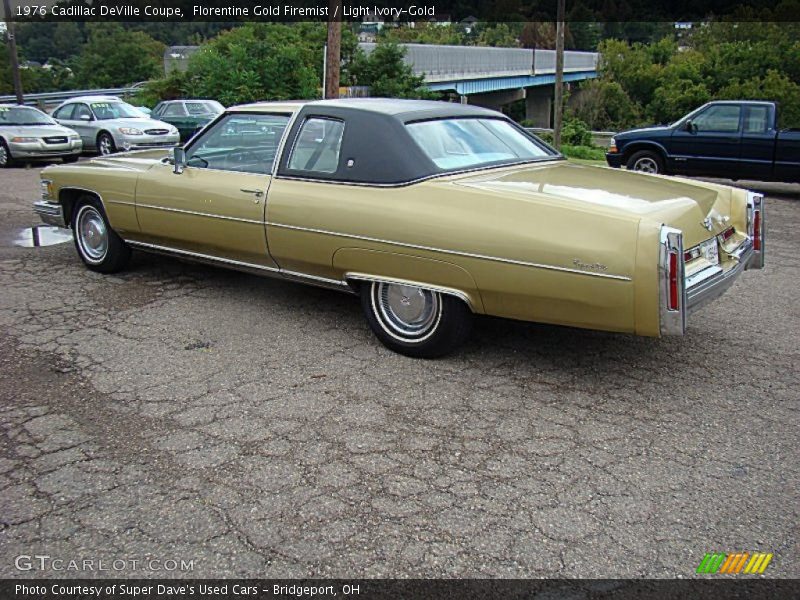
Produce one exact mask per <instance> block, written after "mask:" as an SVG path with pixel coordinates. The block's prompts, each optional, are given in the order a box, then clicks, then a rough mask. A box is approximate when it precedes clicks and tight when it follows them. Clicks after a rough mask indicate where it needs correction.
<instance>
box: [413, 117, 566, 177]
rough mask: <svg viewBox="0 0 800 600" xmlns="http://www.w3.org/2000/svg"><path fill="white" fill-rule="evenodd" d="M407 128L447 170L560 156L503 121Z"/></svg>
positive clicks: (448, 121)
mask: <svg viewBox="0 0 800 600" xmlns="http://www.w3.org/2000/svg"><path fill="white" fill-rule="evenodd" d="M406 127H407V128H408V131H409V133H410V134H411V137H412V138H414V141H415V142H417V144H419V146H420V148H422V150H423V152H425V154H427V155H428V157H429V158H430V159H431V160H432V161H433V162H434V164H436V166H437V167H439V168H440V169H445V170H450V169H464V168H471V167H479V166H483V165H492V164H502V163H504V162H509V163H513V162H520V161H526V160H536V159H542V158H548V157H553V158H555V157H558V156H559V155H558V154H555V153H554V152H553V151H552V150H550V149H548V148H547V147H545V146H544V145H542V144H539V143H537V142H535V141H534V140H533V139H531V138H530V137H528V136H527V135H525V134H524V133H523V132H521V131H520V130H519V129H517V128H516V127H514V126H513V125H512V124H511V123H509V122H507V121H504V120H502V119H474V118H460V119H459V118H457V119H439V120H435V121H420V122H417V123H409V124H408V125H406Z"/></svg>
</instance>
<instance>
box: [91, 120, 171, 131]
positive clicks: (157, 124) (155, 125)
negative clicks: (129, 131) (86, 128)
mask: <svg viewBox="0 0 800 600" xmlns="http://www.w3.org/2000/svg"><path fill="white" fill-rule="evenodd" d="M96 123H98V124H101V123H102V124H106V125H107V126H109V127H132V128H136V129H141V130H142V131H144V130H145V129H171V128H172V125H170V124H169V123H164V121H157V120H155V119H108V120H106V121H96Z"/></svg>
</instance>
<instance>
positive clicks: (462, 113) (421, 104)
mask: <svg viewBox="0 0 800 600" xmlns="http://www.w3.org/2000/svg"><path fill="white" fill-rule="evenodd" d="M306 106H307V107H312V106H315V107H316V106H319V107H331V108H351V109H357V110H363V111H369V112H374V113H379V114H383V115H389V116H392V117H395V118H397V119H400V120H401V121H403V122H406V123H407V122H409V121H419V120H425V119H443V118H453V117H495V118H497V117H502V118H505V117H504V115H503V114H502V113H499V112H497V111H494V110H489V109H488V108H481V107H480V106H472V105H469V104H457V103H453V102H436V101H433V100H398V99H396V98H340V99H336V100H318V101H316V102H309V103H308V104H307V105H306Z"/></svg>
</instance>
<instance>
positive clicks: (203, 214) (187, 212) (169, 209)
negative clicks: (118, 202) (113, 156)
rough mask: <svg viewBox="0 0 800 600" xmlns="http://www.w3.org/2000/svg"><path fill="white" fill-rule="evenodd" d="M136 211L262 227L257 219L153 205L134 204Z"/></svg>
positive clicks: (262, 222)
mask: <svg viewBox="0 0 800 600" xmlns="http://www.w3.org/2000/svg"><path fill="white" fill-rule="evenodd" d="M126 204H127V203H126ZM135 206H136V208H137V209H139V208H149V209H152V210H163V211H166V212H174V213H181V214H185V215H194V216H197V217H208V218H210V219H223V220H225V221H238V222H240V223H253V224H255V225H263V224H264V221H259V220H257V219H242V218H240V217H228V216H225V215H215V214H213V213H207V212H200V211H196V210H184V209H182V208H172V207H168V206H156V205H154V204H136V205H135Z"/></svg>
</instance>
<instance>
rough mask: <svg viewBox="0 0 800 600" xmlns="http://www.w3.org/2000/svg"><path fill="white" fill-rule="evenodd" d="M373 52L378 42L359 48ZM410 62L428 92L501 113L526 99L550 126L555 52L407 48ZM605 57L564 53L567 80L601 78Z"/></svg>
mask: <svg viewBox="0 0 800 600" xmlns="http://www.w3.org/2000/svg"><path fill="white" fill-rule="evenodd" d="M359 45H360V46H361V48H362V49H363V50H364V51H365V52H371V51H372V50H373V49H374V48H375V44H371V43H362V44H359ZM401 46H403V47H404V48H405V50H406V54H405V61H406V63H407V64H409V65H411V68H412V69H413V71H414V74H416V75H422V76H424V77H425V85H426V87H427V88H428V89H430V90H433V91H438V92H451V93H453V94H457V95H459V96H461V101H462V102H465V103H469V104H477V105H479V106H486V107H488V108H494V109H496V110H500V109H501V108H502V107H503V106H504V105H506V104H509V103H511V102H515V101H517V100H522V99H523V98H524V99H525V116H526V118H527V119H530V120H531V121H533V122H534V125H535V126H536V127H550V125H551V123H550V118H551V112H552V110H551V109H552V99H553V85H554V82H555V72H556V52H555V50H530V49H525V48H493V47H486V46H439V45H433V44H401ZM598 57H599V54H597V53H596V52H575V51H567V52H565V53H564V81H566V82H572V81H582V80H584V79H592V78H594V77H597V67H598Z"/></svg>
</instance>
